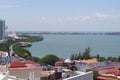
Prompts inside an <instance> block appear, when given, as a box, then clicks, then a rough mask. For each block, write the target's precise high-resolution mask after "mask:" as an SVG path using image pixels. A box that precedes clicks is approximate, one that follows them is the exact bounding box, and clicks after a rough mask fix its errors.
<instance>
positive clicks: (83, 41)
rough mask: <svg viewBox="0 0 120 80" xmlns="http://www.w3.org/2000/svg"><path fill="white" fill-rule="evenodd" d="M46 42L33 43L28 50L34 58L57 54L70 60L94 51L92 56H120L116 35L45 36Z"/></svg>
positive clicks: (118, 37) (119, 39)
mask: <svg viewBox="0 0 120 80" xmlns="http://www.w3.org/2000/svg"><path fill="white" fill-rule="evenodd" d="M43 37H44V40H43V41H40V42H34V43H32V47H29V48H28V50H29V51H30V52H31V53H32V55H33V56H37V57H43V56H45V55H46V54H55V55H57V56H59V57H60V58H69V57H70V56H71V54H73V53H78V52H79V51H81V52H83V51H84V49H85V48H87V47H90V48H91V49H92V51H91V55H96V54H100V56H104V57H108V56H120V36H118V35H117V36H116V35H43Z"/></svg>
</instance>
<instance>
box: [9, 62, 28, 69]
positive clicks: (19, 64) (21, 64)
mask: <svg viewBox="0 0 120 80" xmlns="http://www.w3.org/2000/svg"><path fill="white" fill-rule="evenodd" d="M20 67H26V65H25V64H23V63H22V62H20V61H16V62H12V63H11V64H10V68H20Z"/></svg>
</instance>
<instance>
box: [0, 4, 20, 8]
mask: <svg viewBox="0 0 120 80" xmlns="http://www.w3.org/2000/svg"><path fill="white" fill-rule="evenodd" d="M15 7H19V6H18V5H13V4H0V9H6V8H15Z"/></svg>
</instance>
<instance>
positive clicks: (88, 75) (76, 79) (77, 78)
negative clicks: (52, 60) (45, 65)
mask: <svg viewBox="0 0 120 80" xmlns="http://www.w3.org/2000/svg"><path fill="white" fill-rule="evenodd" d="M74 73H75V75H74V76H70V77H68V78H65V79H63V80H93V72H92V71H90V72H81V71H75V72H74Z"/></svg>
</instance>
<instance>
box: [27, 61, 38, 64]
mask: <svg viewBox="0 0 120 80" xmlns="http://www.w3.org/2000/svg"><path fill="white" fill-rule="evenodd" d="M25 64H39V63H37V62H34V61H31V60H28V61H25Z"/></svg>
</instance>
